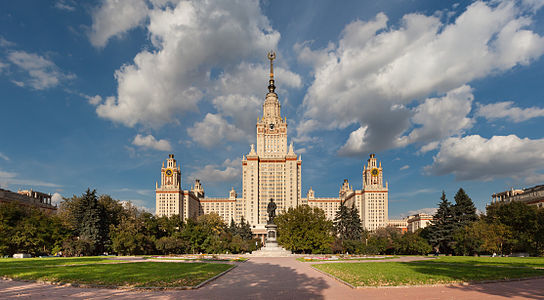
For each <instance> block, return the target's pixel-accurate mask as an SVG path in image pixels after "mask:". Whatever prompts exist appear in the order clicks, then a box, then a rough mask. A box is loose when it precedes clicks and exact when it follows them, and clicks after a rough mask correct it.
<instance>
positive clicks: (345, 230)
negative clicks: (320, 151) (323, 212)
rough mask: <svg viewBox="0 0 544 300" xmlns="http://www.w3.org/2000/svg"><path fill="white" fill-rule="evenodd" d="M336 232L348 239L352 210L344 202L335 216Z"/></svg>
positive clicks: (342, 239) (341, 237)
mask: <svg viewBox="0 0 544 300" xmlns="http://www.w3.org/2000/svg"><path fill="white" fill-rule="evenodd" d="M333 224H334V227H333V228H334V234H335V235H336V236H337V237H338V238H339V239H340V240H341V241H344V240H348V239H349V237H348V235H349V227H350V211H349V209H348V207H347V206H346V205H345V203H344V202H340V207H339V208H338V210H337V211H336V215H335V217H334V221H333Z"/></svg>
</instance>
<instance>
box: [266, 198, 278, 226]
mask: <svg viewBox="0 0 544 300" xmlns="http://www.w3.org/2000/svg"><path fill="white" fill-rule="evenodd" d="M276 207H277V206H276V203H274V199H272V198H270V202H269V203H268V207H267V208H266V212H267V213H268V224H274V218H275V217H276Z"/></svg>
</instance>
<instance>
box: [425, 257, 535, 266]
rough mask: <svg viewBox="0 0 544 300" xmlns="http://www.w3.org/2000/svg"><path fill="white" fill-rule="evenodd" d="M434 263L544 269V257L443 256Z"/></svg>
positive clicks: (433, 260) (434, 260)
mask: <svg viewBox="0 0 544 300" xmlns="http://www.w3.org/2000/svg"><path fill="white" fill-rule="evenodd" d="M426 262H432V263H458V264H467V265H488V266H508V267H527V268H544V257H472V256H441V257H439V258H438V259H429V260H428V261H426Z"/></svg>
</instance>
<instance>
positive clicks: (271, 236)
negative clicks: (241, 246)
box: [251, 224, 293, 257]
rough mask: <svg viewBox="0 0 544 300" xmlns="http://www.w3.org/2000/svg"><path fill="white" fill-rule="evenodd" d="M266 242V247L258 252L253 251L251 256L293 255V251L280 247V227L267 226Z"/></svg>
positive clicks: (274, 225)
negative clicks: (278, 238) (278, 239)
mask: <svg viewBox="0 0 544 300" xmlns="http://www.w3.org/2000/svg"><path fill="white" fill-rule="evenodd" d="M265 228H266V240H265V243H264V247H262V248H261V249H259V250H257V251H253V253H252V254H251V256H266V257H283V256H291V255H293V254H292V253H291V251H289V250H286V249H284V248H283V247H280V246H278V241H277V237H278V225H276V224H266V226H265Z"/></svg>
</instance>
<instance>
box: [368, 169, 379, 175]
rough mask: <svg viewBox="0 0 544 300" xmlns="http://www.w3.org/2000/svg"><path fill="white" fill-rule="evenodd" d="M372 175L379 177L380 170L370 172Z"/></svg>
mask: <svg viewBox="0 0 544 300" xmlns="http://www.w3.org/2000/svg"><path fill="white" fill-rule="evenodd" d="M370 174H372V176H378V174H380V170H378V169H377V168H374V169H372V171H370Z"/></svg>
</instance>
